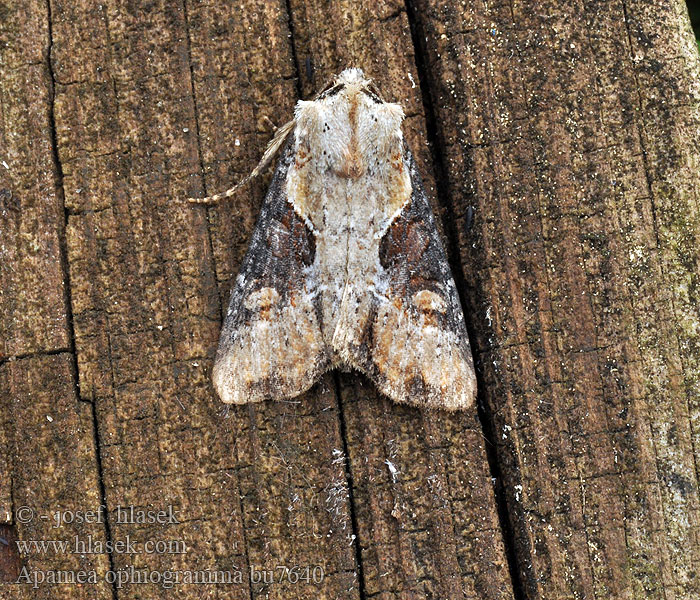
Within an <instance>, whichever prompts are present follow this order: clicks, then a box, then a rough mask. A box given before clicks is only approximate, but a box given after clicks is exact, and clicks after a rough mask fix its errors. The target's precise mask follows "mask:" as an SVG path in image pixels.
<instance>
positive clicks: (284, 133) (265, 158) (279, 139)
mask: <svg viewBox="0 0 700 600" xmlns="http://www.w3.org/2000/svg"><path fill="white" fill-rule="evenodd" d="M295 125H296V122H295V121H294V120H292V121H289V123H285V124H284V125H282V127H280V128H279V129H278V130H277V131H276V132H275V137H273V138H272V139H271V140H270V142H269V143H268V145H267V148H265V153H264V154H263V155H262V158H261V159H260V162H259V163H258V164H257V165H256V167H255V168H254V169H253V170H252V171H251V172H250V174H249V175H248V176H247V177H245V178H244V179H242V180H241V181H239V182H238V183H237V184H236V185H234V186H233V187H232V188H230V189H228V190H226V191H225V192H223V193H222V194H215V195H214V196H207V197H206V198H188V199H187V200H188V201H189V202H193V203H195V204H214V203H215V202H218V201H219V200H223V199H224V198H230V197H231V196H233V195H234V194H235V193H236V192H237V191H238V190H239V189H240V188H241V187H243V186H244V185H245V184H246V183H248V182H249V181H250V180H251V179H255V178H256V177H257V176H258V175H260V173H262V172H263V170H265V169H266V168H267V166H268V165H269V164H270V163H271V162H272V161H273V160H274V158H275V156H277V153H278V152H279V151H280V148H281V147H282V146H283V145H284V143H285V142H286V141H287V138H288V137H289V134H290V133H292V131H294V126H295Z"/></svg>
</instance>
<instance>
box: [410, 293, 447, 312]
mask: <svg viewBox="0 0 700 600" xmlns="http://www.w3.org/2000/svg"><path fill="white" fill-rule="evenodd" d="M411 300H413V304H415V306H416V308H418V310H420V311H421V312H422V313H426V314H433V313H436V312H437V313H440V314H444V313H445V311H446V310H447V304H446V303H445V301H444V300H443V299H442V297H440V296H438V295H437V294H436V293H435V292H431V291H430V290H421V291H420V292H416V293H415V294H413V297H412V298H411Z"/></svg>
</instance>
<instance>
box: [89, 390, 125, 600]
mask: <svg viewBox="0 0 700 600" xmlns="http://www.w3.org/2000/svg"><path fill="white" fill-rule="evenodd" d="M90 406H91V407H92V431H93V434H94V439H95V455H96V457H97V476H98V480H97V481H98V485H99V488H100V504H101V505H102V506H104V514H105V540H106V541H107V543H108V544H109V545H112V543H113V542H112V540H113V539H114V538H113V537H112V526H111V524H110V522H109V510H108V509H107V492H106V490H105V480H104V470H103V469H102V454H101V453H100V430H99V426H98V421H97V406H96V403H95V402H91V403H90ZM107 559H108V561H109V570H110V571H112V572H113V573H116V568H115V565H114V556H113V554H112V553H111V552H110V553H108V554H107ZM117 598H118V593H117V586H116V583H112V599H113V600H117Z"/></svg>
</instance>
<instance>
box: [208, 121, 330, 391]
mask: <svg viewBox="0 0 700 600" xmlns="http://www.w3.org/2000/svg"><path fill="white" fill-rule="evenodd" d="M290 137H291V139H290V140H289V141H288V142H287V145H286V147H285V149H284V150H283V152H282V155H281V157H280V159H279V162H278V164H277V168H276V169H275V174H274V177H273V180H272V184H271V185H270V189H269V190H268V192H267V196H266V198H265V202H264V204H263V207H262V209H261V212H260V217H259V218H258V222H257V224H256V226H255V231H254V233H253V238H252V240H251V244H250V247H249V249H248V252H247V254H246V256H245V258H244V259H243V264H242V265H241V269H240V272H239V274H238V277H237V278H236V283H235V285H234V287H233V290H232V292H231V300H230V303H229V307H228V311H227V313H226V317H225V319H224V325H223V328H222V330H221V337H220V338H219V348H218V350H217V353H216V361H215V363H214V372H213V380H214V386H215V388H216V391H217V392H218V394H219V396H220V398H221V400H222V401H223V402H226V403H233V404H244V403H246V402H259V401H262V400H266V399H273V400H281V399H285V398H292V397H294V396H297V395H299V394H301V393H303V392H304V391H306V390H307V389H309V388H310V387H311V386H312V385H313V384H314V382H315V381H316V379H317V378H318V377H319V376H320V375H321V373H323V372H324V371H325V370H327V369H328V365H329V352H328V349H327V347H326V345H325V343H324V341H323V336H322V334H321V328H320V323H319V314H320V312H319V310H320V309H319V305H318V303H319V299H318V294H317V293H316V292H317V290H316V286H317V276H316V272H315V268H314V255H315V240H314V235H313V233H312V232H311V231H310V230H309V228H308V227H307V225H306V224H305V223H304V221H303V220H302V219H301V218H300V217H299V216H298V215H297V214H296V212H295V211H294V207H293V205H292V204H291V203H290V202H289V201H288V199H287V193H286V178H287V171H288V169H289V166H290V165H291V164H292V162H293V160H294V136H293V135H292V136H290Z"/></svg>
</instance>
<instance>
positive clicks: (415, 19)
mask: <svg viewBox="0 0 700 600" xmlns="http://www.w3.org/2000/svg"><path fill="white" fill-rule="evenodd" d="M406 14H407V17H408V21H409V25H410V29H411V38H412V41H413V49H414V52H415V61H416V70H417V72H418V79H419V86H420V91H421V96H422V101H423V111H424V113H425V124H426V132H427V138H428V139H427V142H428V147H429V148H430V153H431V158H432V162H433V170H434V173H435V188H436V194H437V199H438V203H439V205H440V207H441V208H442V209H443V210H444V218H443V226H444V231H445V236H446V238H447V240H446V242H447V254H448V260H449V262H450V267H451V269H452V274H453V275H454V278H455V284H456V285H457V290H458V293H459V298H460V302H461V305H462V309H463V312H464V316H465V322H466V325H467V333H468V335H469V339H470V340H472V341H473V340H475V339H476V331H475V328H474V323H473V320H472V319H471V318H470V311H468V310H464V308H465V307H467V306H469V303H468V302H467V301H466V290H467V289H468V286H467V282H466V279H465V276H464V269H463V264H462V259H461V253H460V247H459V231H458V229H457V218H456V217H455V212H454V206H453V204H452V201H451V192H450V189H449V184H448V181H449V180H448V173H447V166H446V165H447V157H446V156H445V155H444V153H443V150H442V149H443V148H444V144H443V140H442V136H441V135H440V132H439V128H438V125H437V115H436V111H435V108H434V106H433V100H432V96H431V85H432V84H433V81H432V79H431V77H430V75H429V73H430V72H431V71H430V64H429V58H428V52H427V49H426V47H425V40H426V32H425V30H424V28H423V26H422V23H421V20H420V16H419V12H418V10H417V8H416V6H414V0H406ZM470 346H471V348H472V353H473V354H474V352H475V350H474V344H473V343H471V344H470ZM473 358H474V364H475V366H476V367H477V368H476V369H475V370H476V377H477V411H478V418H479V422H480V424H481V429H482V434H483V436H484V439H485V440H486V444H485V450H486V457H487V461H488V465H489V471H490V474H491V478H492V481H495V482H496V483H495V486H494V500H495V504H496V510H497V513H498V522H499V526H500V531H501V538H502V540H503V545H504V548H505V554H506V560H507V562H508V570H509V573H510V579H511V585H512V588H513V597H514V598H515V600H525V599H526V598H527V595H526V594H525V588H524V585H523V580H522V579H521V577H520V569H519V568H518V558H517V555H518V553H517V549H516V540H515V534H514V527H513V523H512V522H511V520H510V515H509V512H508V502H507V498H506V493H505V490H504V488H503V479H502V474H501V468H500V464H499V460H498V452H497V444H496V440H497V432H496V425H495V421H494V418H493V414H492V410H491V407H490V406H489V404H488V402H487V399H486V394H485V393H484V390H485V389H486V382H485V381H484V378H483V375H482V373H481V371H480V369H479V368H478V361H477V357H476V355H474V356H473Z"/></svg>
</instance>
